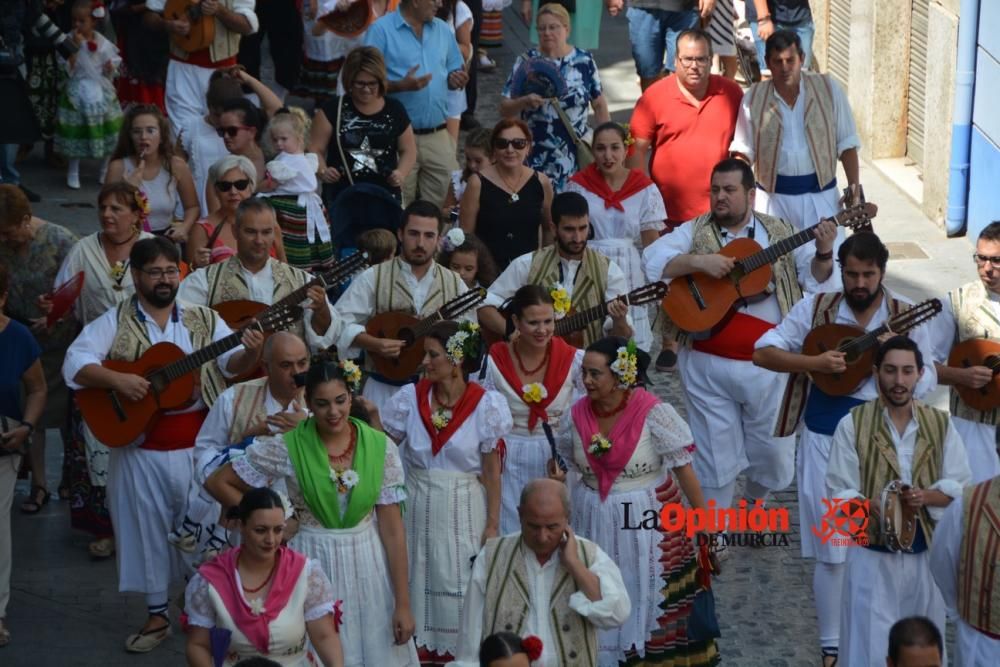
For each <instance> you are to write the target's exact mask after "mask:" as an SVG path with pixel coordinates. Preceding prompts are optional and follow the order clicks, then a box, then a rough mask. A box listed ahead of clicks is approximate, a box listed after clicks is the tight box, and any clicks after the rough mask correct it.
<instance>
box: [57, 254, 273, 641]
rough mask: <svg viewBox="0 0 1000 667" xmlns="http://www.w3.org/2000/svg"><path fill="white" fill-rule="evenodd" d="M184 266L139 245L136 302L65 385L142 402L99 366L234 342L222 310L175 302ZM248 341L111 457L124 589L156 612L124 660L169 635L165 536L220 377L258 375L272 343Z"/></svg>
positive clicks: (169, 562)
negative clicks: (153, 352)
mask: <svg viewBox="0 0 1000 667" xmlns="http://www.w3.org/2000/svg"><path fill="white" fill-rule="evenodd" d="M179 262H180V253H179V252H178V250H177V247H176V246H175V245H174V244H173V243H172V242H170V241H169V240H167V239H165V238H163V237H159V236H157V237H154V238H151V239H143V240H141V241H137V242H136V243H135V245H134V246H133V247H132V251H131V253H130V254H129V264H130V265H131V270H132V280H133V281H134V283H135V291H136V294H135V296H134V297H133V298H131V299H128V300H127V301H124V302H123V303H121V304H119V305H118V306H115V307H113V308H111V309H109V310H108V312H106V313H105V314H104V315H102V316H100V317H98V318H97V319H96V320H94V321H93V322H91V323H90V324H88V325H87V326H86V327H84V328H83V331H81V332H80V335H79V336H78V337H77V339H76V340H75V341H73V344H72V345H70V347H69V350H68V351H67V353H66V360H65V361H64V363H63V377H64V378H65V379H66V384H68V385H69V386H70V387H72V388H73V389H82V388H84V387H98V388H104V389H111V390H114V391H115V392H117V393H119V394H121V395H122V396H124V397H126V398H127V399H129V400H132V401H137V400H140V399H142V397H143V396H145V395H146V393H147V392H149V391H150V390H151V386H150V382H149V380H147V379H146V378H144V377H142V376H140V375H135V374H131V373H121V372H117V371H113V370H111V369H109V368H105V367H103V366H102V365H101V362H103V361H104V360H105V359H113V360H117V361H135V360H136V359H138V358H139V357H140V356H141V355H142V354H143V353H144V352H145V351H146V350H147V349H149V348H150V347H152V346H153V345H155V344H157V343H162V342H169V343H173V344H174V345H176V346H177V347H179V348H180V349H181V350H182V351H183V352H185V353H186V354H191V353H192V352H194V351H196V350H199V349H201V348H203V347H206V346H208V345H210V344H211V343H213V342H215V341H218V340H221V339H223V338H225V337H226V336H229V335H230V334H232V333H233V332H232V331H231V330H230V328H229V327H228V326H226V323H225V322H223V321H222V319H221V318H220V317H219V316H218V314H217V313H216V312H215V311H213V310H211V309H209V308H205V307H203V306H195V305H191V304H186V303H183V302H181V301H176V300H175V297H176V295H177V286H178V280H179V278H180V270H179V268H178V264H179ZM242 342H243V346H242V347H237V348H235V349H233V350H231V351H229V352H226V353H224V354H222V355H220V356H219V357H218V358H217V359H216V360H214V361H211V362H208V363H206V364H205V365H204V366H202V368H201V371H200V375H201V377H200V383H199V384H198V385H196V386H197V387H198V388H197V389H196V391H195V395H194V396H192V399H193V401H192V403H191V405H190V406H189V407H186V408H184V409H182V410H177V411H174V412H167V413H163V414H161V415H159V416H158V418H157V419H156V421H155V422H154V423H153V425H152V426H151V427H150V428H149V429H148V430H147V432H146V433H145V434H144V435H143V436H141V437H140V438H139V439H137V440H136V442H134V443H132V444H131V445H129V446H128V447H117V448H114V449H112V450H111V460H110V462H109V471H108V509H109V510H110V513H111V521H112V525H113V526H114V531H115V535H116V537H117V547H118V589H119V591H121V592H123V593H124V592H138V593H144V594H145V595H146V605H147V607H148V612H149V618H148V619H147V620H146V624H145V625H144V626H143V628H142V629H141V630H140V631H139V632H138V633H136V634H133V635H131V636H129V638H128V639H127V640H126V642H125V650H126V651H129V652H133V653H145V652H147V651H150V650H152V649H153V648H155V647H156V646H158V645H159V644H160V643H161V642H162V641H163V640H164V639H166V638H167V637H168V636H169V635H170V620H169V617H168V616H167V594H168V588H169V586H170V584H171V583H172V582H175V581H177V580H178V578H179V577H180V575H181V574H182V569H181V563H180V560H179V559H178V558H177V557H176V553H177V552H176V551H174V550H173V549H171V548H170V545H169V543H168V542H167V533H168V532H169V531H170V530H171V529H172V528H173V526H174V525H176V524H177V523H179V522H180V521H181V519H182V517H183V509H184V508H183V499H184V497H185V496H186V495H187V490H188V487H189V486H190V483H191V469H192V452H193V447H194V442H195V437H196V436H197V434H198V429H199V428H200V426H201V423H202V422H203V421H204V419H205V413H206V404H211V402H212V401H213V400H214V399H215V397H216V396H217V395H218V392H219V391H220V390H221V389H222V388H223V387H224V381H223V378H222V375H225V376H227V377H232V376H235V375H239V374H241V373H246V372H247V371H249V370H250V369H251V368H252V367H253V365H254V363H255V362H256V359H257V353H258V351H259V349H260V346H261V345H262V344H263V342H264V336H263V334H261V333H260V332H259V331H255V330H249V329H248V330H247V331H245V332H244V333H243V335H242ZM220 372H221V374H220Z"/></svg>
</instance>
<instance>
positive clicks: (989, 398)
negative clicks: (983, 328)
mask: <svg viewBox="0 0 1000 667" xmlns="http://www.w3.org/2000/svg"><path fill="white" fill-rule="evenodd" d="M948 365H949V366H951V367H952V368H968V367H970V366H985V367H986V368H989V369H990V370H991V371H993V379H992V380H990V381H989V382H987V383H986V384H984V385H983V386H982V387H980V388H979V389H973V388H972V387H964V386H961V385H953V386H954V387H955V391H957V392H958V395H959V397H961V399H962V402H963V403H965V404H966V405H968V406H969V407H970V408H972V409H973V410H980V411H982V412H989V411H990V410H993V409H995V408H1000V378H998V376H997V373H1000V341H995V340H989V339H987V338H970V339H969V340H964V341H962V342H961V343H959V344H957V345H956V346H955V347H953V348H951V354H950V355H948Z"/></svg>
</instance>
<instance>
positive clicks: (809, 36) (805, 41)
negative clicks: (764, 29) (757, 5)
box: [750, 21, 816, 70]
mask: <svg viewBox="0 0 1000 667" xmlns="http://www.w3.org/2000/svg"><path fill="white" fill-rule="evenodd" d="M774 30H775V32H777V31H778V30H791V31H792V32H794V33H795V34H796V35H798V36H799V39H800V40H802V51H803V52H804V53H805V54H806V56H805V59H804V60H803V61H802V69H809V64H810V63H811V62H812V46H813V35H814V34H816V24H815V23H813V22H812V21H803V22H802V23H799V24H798V25H789V24H788V23H775V24H774ZM750 32H752V33H753V43H754V45H755V46H756V47H757V62H758V63H759V64H760V68H761V69H762V70H763V69H768V67H767V63H766V62H764V46H765V44H764V40H762V39H761V38H760V34H759V33H758V32H757V22H756V21H751V22H750Z"/></svg>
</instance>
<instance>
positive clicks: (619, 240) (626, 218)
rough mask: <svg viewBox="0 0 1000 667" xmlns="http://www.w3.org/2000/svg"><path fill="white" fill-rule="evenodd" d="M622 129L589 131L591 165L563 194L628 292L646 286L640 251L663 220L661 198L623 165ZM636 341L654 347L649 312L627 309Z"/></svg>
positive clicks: (610, 127) (592, 244)
mask: <svg viewBox="0 0 1000 667" xmlns="http://www.w3.org/2000/svg"><path fill="white" fill-rule="evenodd" d="M625 139H626V134H625V130H624V129H623V128H622V126H621V125H619V124H618V123H614V122H611V123H605V124H603V125H601V126H600V127H598V128H597V129H596V130H595V131H594V158H595V161H594V162H593V163H592V164H591V165H590V166H588V167H584V168H583V169H581V170H580V171H578V172H577V173H576V174H574V175H573V177H572V178H571V179H570V182H569V185H568V186H567V187H566V190H567V191H570V192H578V193H580V194H581V195H583V197H584V199H586V200H587V206H588V208H589V209H590V228H591V229H593V230H594V238H593V239H591V240H590V241H587V245H588V247H591V248H593V249H594V250H597V251H598V252H600V253H601V254H603V255H606V256H608V257H609V258H611V259H612V260H614V262H615V263H616V264H617V265H618V266H620V267H621V268H622V271H624V272H625V277H626V279H627V280H628V288H629V291H631V290H634V289H636V288H638V287H641V286H642V285H644V284H646V280H645V276H644V275H643V272H642V257H641V256H640V254H639V248H645V247H646V246H648V245H649V244H650V243H652V242H653V241H655V240H656V239H658V238H659V237H660V231H662V230H663V228H664V224H663V221H664V220H666V218H667V211H666V208H665V207H664V206H663V196H662V195H661V194H660V191H659V189H658V188H657V187H656V184H655V183H653V181H651V180H650V179H649V177H648V176H646V175H645V174H644V173H643V172H642V170H641V169H629V168H628V167H626V166H625V154H626V146H625ZM630 312H631V315H632V329H633V331H634V332H635V334H634V335H635V342H636V343H637V344H638V345H639V347H640V348H642V349H643V350H647V351H648V350H649V349H650V348H651V346H652V344H653V333H652V330H651V329H650V324H649V311H648V310H647V309H646V308H645V307H639V308H632V309H631V311H630Z"/></svg>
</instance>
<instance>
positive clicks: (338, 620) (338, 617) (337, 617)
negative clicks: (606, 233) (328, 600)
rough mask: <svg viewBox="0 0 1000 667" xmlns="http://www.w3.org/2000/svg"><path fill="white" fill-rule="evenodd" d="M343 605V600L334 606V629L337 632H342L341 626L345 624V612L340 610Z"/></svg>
mask: <svg viewBox="0 0 1000 667" xmlns="http://www.w3.org/2000/svg"><path fill="white" fill-rule="evenodd" d="M342 604H344V601H343V600H337V601H336V602H335V603H334V605H333V629H334V630H335V631H336V632H340V626H341V625H343V623H344V612H343V610H342V609H341V608H340V606H341V605H342Z"/></svg>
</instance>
